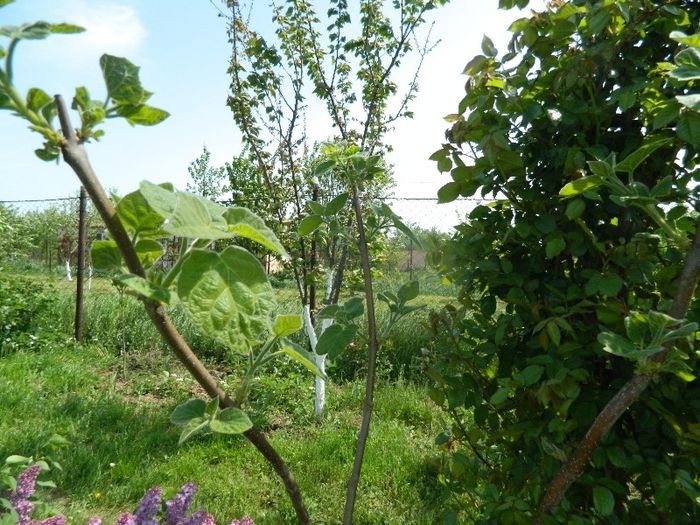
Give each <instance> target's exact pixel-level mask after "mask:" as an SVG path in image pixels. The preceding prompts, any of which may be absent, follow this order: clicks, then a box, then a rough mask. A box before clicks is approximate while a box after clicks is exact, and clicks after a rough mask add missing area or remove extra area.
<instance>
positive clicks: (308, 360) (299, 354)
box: [282, 341, 326, 379]
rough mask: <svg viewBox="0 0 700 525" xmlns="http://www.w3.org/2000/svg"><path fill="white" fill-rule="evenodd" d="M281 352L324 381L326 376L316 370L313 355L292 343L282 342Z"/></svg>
mask: <svg viewBox="0 0 700 525" xmlns="http://www.w3.org/2000/svg"><path fill="white" fill-rule="evenodd" d="M282 352H283V353H284V354H286V355H288V356H289V357H291V358H292V359H294V360H295V361H297V362H298V363H300V364H301V365H303V366H304V367H306V368H307V369H308V370H309V371H310V372H311V373H312V374H314V375H315V376H318V377H320V378H321V379H326V376H325V375H324V374H322V373H321V371H320V370H319V369H318V366H316V359H315V357H314V355H313V354H312V353H311V352H309V351H307V350H305V349H304V348H302V347H301V346H299V345H298V344H296V343H293V342H292V341H284V342H283V343H282Z"/></svg>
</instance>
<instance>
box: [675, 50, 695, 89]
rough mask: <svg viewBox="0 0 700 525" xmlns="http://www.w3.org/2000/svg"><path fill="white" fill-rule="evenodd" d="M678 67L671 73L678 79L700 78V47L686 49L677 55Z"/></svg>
mask: <svg viewBox="0 0 700 525" xmlns="http://www.w3.org/2000/svg"><path fill="white" fill-rule="evenodd" d="M676 65H677V66H678V67H677V68H676V69H674V70H673V71H671V72H670V73H669V74H670V75H671V76H672V77H673V78H675V79H676V80H681V81H686V82H687V81H689V80H698V79H700V49H694V48H690V49H684V50H683V51H681V52H680V53H678V54H677V55H676Z"/></svg>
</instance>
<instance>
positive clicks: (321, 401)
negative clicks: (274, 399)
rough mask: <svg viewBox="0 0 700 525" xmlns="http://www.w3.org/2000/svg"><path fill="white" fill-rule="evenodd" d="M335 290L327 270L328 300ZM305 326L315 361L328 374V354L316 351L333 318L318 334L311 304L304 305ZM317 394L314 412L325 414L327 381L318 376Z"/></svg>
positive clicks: (329, 272)
mask: <svg viewBox="0 0 700 525" xmlns="http://www.w3.org/2000/svg"><path fill="white" fill-rule="evenodd" d="M332 290H333V272H332V271H331V270H327V271H326V301H328V300H329V299H330V296H331V292H332ZM303 318H304V326H305V327H306V334H307V335H308V336H309V343H311V351H312V352H313V354H314V361H315V362H316V366H317V367H318V369H319V370H320V371H321V373H322V374H324V375H325V374H326V355H325V354H323V355H319V354H317V353H316V345H317V344H318V337H320V336H321V335H323V332H325V331H326V330H327V329H328V327H329V326H331V325H332V324H333V319H323V320H322V321H321V326H320V327H319V328H320V334H319V336H318V337H317V336H316V330H314V326H313V325H312V324H311V311H310V309H309V305H306V306H304V312H303ZM314 384H315V387H316V396H315V397H314V414H315V415H316V416H317V417H320V416H322V415H323V408H324V406H325V404H326V381H325V379H321V378H320V377H318V376H316V378H315V383H314Z"/></svg>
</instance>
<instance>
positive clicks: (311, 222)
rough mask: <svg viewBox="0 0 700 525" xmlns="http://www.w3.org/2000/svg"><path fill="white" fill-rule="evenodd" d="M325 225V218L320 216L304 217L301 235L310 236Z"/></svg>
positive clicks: (301, 224)
mask: <svg viewBox="0 0 700 525" xmlns="http://www.w3.org/2000/svg"><path fill="white" fill-rule="evenodd" d="M321 224H323V218H322V217H319V216H318V215H309V216H308V217H304V218H303V219H302V220H301V222H300V223H299V235H301V236H302V237H304V236H306V235H310V234H312V233H313V232H315V231H316V230H318V229H319V228H320V227H321Z"/></svg>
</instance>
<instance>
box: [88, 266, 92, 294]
mask: <svg viewBox="0 0 700 525" xmlns="http://www.w3.org/2000/svg"><path fill="white" fill-rule="evenodd" d="M91 289H92V264H91V265H90V266H88V290H91Z"/></svg>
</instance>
